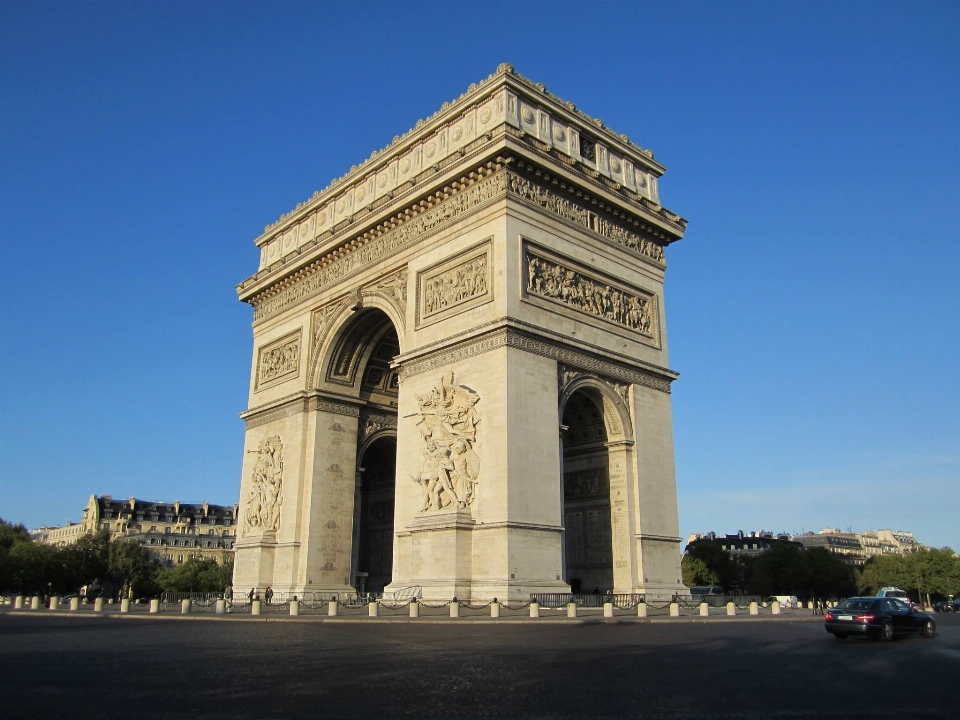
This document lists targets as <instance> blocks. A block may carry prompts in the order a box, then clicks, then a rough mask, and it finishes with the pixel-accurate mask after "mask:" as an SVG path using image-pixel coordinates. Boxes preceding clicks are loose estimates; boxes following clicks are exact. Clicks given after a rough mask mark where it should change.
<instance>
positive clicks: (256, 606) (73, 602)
mask: <svg viewBox="0 0 960 720" xmlns="http://www.w3.org/2000/svg"><path fill="white" fill-rule="evenodd" d="M27 600H28V598H26V597H24V596H22V595H18V596H16V597H15V598H14V602H13V607H14V609H15V610H21V609H23V608H24V606H25V604H26V603H27ZM29 602H30V609H31V610H39V609H40V606H41V604H42V599H41V598H40V596H38V595H34V596H33V597H31V598H29ZM339 605H340V603H339V602H338V601H337V600H330V602H329V603H328V604H327V615H328V616H329V617H337V616H338V611H339ZM500 605H501V604H500V602H499V601H497V600H496V599H494V600H493V602H491V603H490V617H491V618H499V617H500ZM812 605H813V603H810V606H812ZM47 607H48V608H49V609H50V610H57V609H59V608H60V598H59V597H56V596H53V597H51V598H50V599H49V602H48V605H47ZM408 607H409V616H410V617H411V618H418V617H420V603H419V602H417V601H416V600H414V601H413V602H411V603H410V604H409V606H408ZM449 607H450V617H451V618H459V617H460V602H459V601H457V600H456V598H454V600H453V601H452V602H450V604H449ZM79 609H80V598H78V597H72V598H70V610H79ZM93 609H94V612H102V611H103V598H96V599H95V600H94V605H93ZM192 609H193V607H192V602H191V601H190V600H189V599H184V600H182V601H181V603H180V612H181V614H183V615H189V614H190V613H191V611H192ZM566 611H567V617H568V618H576V617H577V604H576V603H574V602H571V603H568V604H567V606H566ZM699 611H700V616H701V617H709V615H710V606H709V605H708V604H707V603H705V602H704V603H700V606H699ZM120 612H122V613H127V612H130V599H129V598H123V599H122V600H121V601H120ZM150 612H151V613H159V612H160V600H159V599H157V598H154V599H152V600H150ZM228 612H229V609H228V605H227V601H226V600H224V599H222V598H221V599H219V600H217V601H216V614H217V615H223V614H226V613H228ZM261 613H262V602H261V601H260V600H253V601H252V602H251V605H250V614H251V615H260V614H261ZM367 613H368V615H369V617H374V618H375V617H379V615H380V604H379V603H377V602H371V603H369V605H368V606H367ZM770 613H771V614H772V615H780V614H781V609H780V603H779V602H778V601H776V600H774V601H773V602H771V603H770ZM726 614H727V615H731V616H732V615H736V614H737V606H736V605H735V604H734V603H733V602H728V603H727V605H726ZM749 614H750V615H759V614H760V608H759V606H758V604H757V602H756V601H753V602H751V603H750V605H749ZM290 615H291V616H293V617H297V616H299V615H300V602H299V601H298V600H292V601H291V602H290ZM613 616H614V604H613V603H612V602H605V603H604V604H603V617H605V618H612V617H613ZM530 617H531V618H539V617H540V604H539V603H538V602H536V601H534V602H531V603H530ZM637 617H647V604H646V603H645V602H639V603H637ZM670 617H680V604H679V603H677V602H671V603H670Z"/></svg>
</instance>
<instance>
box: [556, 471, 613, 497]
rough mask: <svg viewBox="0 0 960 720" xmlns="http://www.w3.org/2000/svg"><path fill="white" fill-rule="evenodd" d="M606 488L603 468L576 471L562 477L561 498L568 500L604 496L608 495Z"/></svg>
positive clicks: (606, 481)
mask: <svg viewBox="0 0 960 720" xmlns="http://www.w3.org/2000/svg"><path fill="white" fill-rule="evenodd" d="M608 486H609V478H608V476H607V471H606V469H605V468H593V469H591V470H578V471H576V472H568V473H564V475H563V496H564V497H565V498H566V499H568V500H573V499H575V498H586V497H592V496H594V495H596V496H602V495H606V494H608V493H609V489H608Z"/></svg>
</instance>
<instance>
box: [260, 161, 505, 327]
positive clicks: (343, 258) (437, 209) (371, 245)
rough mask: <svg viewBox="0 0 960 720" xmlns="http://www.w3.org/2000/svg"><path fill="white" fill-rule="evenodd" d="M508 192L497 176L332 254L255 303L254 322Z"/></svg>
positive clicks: (342, 278) (370, 264) (310, 295)
mask: <svg viewBox="0 0 960 720" xmlns="http://www.w3.org/2000/svg"><path fill="white" fill-rule="evenodd" d="M505 191H506V177H505V175H504V173H503V172H497V173H494V174H493V175H491V176H489V177H487V178H485V179H483V180H480V181H478V182H476V183H474V184H472V185H470V186H469V187H467V188H466V189H464V190H462V191H461V192H458V193H456V194H454V195H453V196H451V197H449V198H448V199H446V200H444V201H443V202H440V203H439V204H437V205H435V206H434V207H433V208H431V209H429V210H426V211H424V212H421V213H420V214H418V215H416V216H414V217H411V218H410V219H409V220H406V221H405V222H403V223H402V224H400V225H399V226H397V227H395V228H393V229H392V230H389V231H387V232H384V233H383V234H382V235H379V236H377V237H375V238H373V239H371V240H368V241H366V242H364V243H360V244H358V245H357V246H356V247H353V246H349V247H345V248H342V249H338V250H336V251H333V252H331V253H330V256H329V258H328V259H329V261H328V262H326V264H324V265H322V266H319V267H317V269H316V270H314V271H313V272H310V273H309V274H307V275H305V276H304V277H302V278H300V279H299V280H296V281H294V282H293V283H291V284H290V285H289V286H287V287H285V288H284V289H283V290H281V291H279V292H278V293H276V294H274V295H271V296H269V297H267V298H265V299H262V300H259V299H255V300H254V303H255V310H254V322H256V321H259V320H264V319H266V318H268V317H272V316H273V315H276V314H278V313H280V312H282V311H284V310H286V309H287V308H289V307H291V306H293V305H295V304H297V303H299V302H302V301H303V300H305V299H307V298H310V297H313V296H314V295H317V294H319V293H320V292H322V291H323V290H325V289H327V288H328V287H331V286H333V285H334V284H336V283H339V282H341V281H343V280H345V279H346V278H348V277H350V276H351V275H354V274H356V273H358V272H360V271H361V270H364V269H366V268H368V267H372V266H374V265H377V264H379V263H381V262H382V261H383V260H384V258H387V257H391V256H394V255H396V254H397V253H399V252H401V251H403V250H406V249H407V248H409V247H411V246H412V245H414V244H415V243H416V242H418V241H419V240H420V239H421V238H422V237H423V236H424V235H426V234H427V233H429V232H433V231H435V230H438V229H440V228H442V227H443V226H445V225H447V224H449V223H450V222H452V221H453V220H454V219H456V218H459V217H460V216H462V215H463V214H465V213H467V212H470V211H473V210H475V209H477V208H479V207H480V206H481V205H483V204H485V203H487V202H488V201H491V200H493V199H494V198H496V197H498V196H501V195H502V194H503V193H504V192H505Z"/></svg>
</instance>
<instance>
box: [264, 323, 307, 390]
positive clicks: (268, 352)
mask: <svg viewBox="0 0 960 720" xmlns="http://www.w3.org/2000/svg"><path fill="white" fill-rule="evenodd" d="M300 335H301V331H300V330H294V331H293V332H292V333H289V334H288V335H284V336H283V337H282V338H280V339H278V340H274V341H273V342H271V343H268V344H267V345H264V346H263V347H262V348H260V353H259V355H258V356H257V384H256V389H257V390H263V389H264V388H266V387H270V386H271V385H277V384H279V383H281V382H283V381H284V380H288V379H290V378H293V377H296V376H297V375H298V374H299V373H300V354H301V353H300Z"/></svg>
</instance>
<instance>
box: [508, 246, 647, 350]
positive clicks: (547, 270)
mask: <svg viewBox="0 0 960 720" xmlns="http://www.w3.org/2000/svg"><path fill="white" fill-rule="evenodd" d="M526 269H527V285H526V292H527V294H528V295H533V296H536V297H541V298H545V299H547V300H551V301H553V302H557V303H560V304H562V305H566V306H567V307H570V308H573V309H575V310H579V311H580V312H582V313H586V314H588V315H593V316H595V317H599V318H603V319H604V320H607V321H609V322H612V323H615V324H617V325H620V326H622V327H625V328H628V329H630V330H633V331H635V332H638V333H640V334H641V335H645V336H646V337H648V338H650V339H652V340H654V341H658V340H659V338H658V335H659V333H658V332H657V307H656V299H655V296H653V295H647V296H645V297H644V296H641V295H640V294H639V293H632V292H628V291H627V290H624V289H621V288H618V287H616V286H613V285H611V284H610V281H605V280H601V279H599V278H596V277H592V276H590V275H588V274H586V273H584V272H582V271H580V270H579V269H573V268H570V267H567V266H565V265H561V264H560V263H559V262H557V261H555V260H551V259H548V258H545V257H541V256H538V255H536V254H534V253H533V252H531V251H530V250H529V249H528V250H527V253H526Z"/></svg>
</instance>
